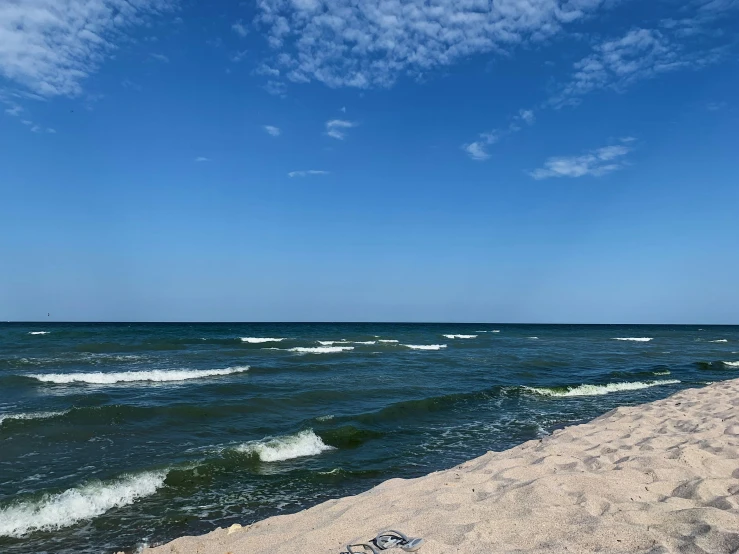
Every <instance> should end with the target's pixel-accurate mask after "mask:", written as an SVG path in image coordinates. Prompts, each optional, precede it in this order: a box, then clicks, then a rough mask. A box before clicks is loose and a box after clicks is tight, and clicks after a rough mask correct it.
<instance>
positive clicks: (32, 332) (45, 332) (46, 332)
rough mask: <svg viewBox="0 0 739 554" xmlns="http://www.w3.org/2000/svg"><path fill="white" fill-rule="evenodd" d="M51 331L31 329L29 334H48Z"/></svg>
mask: <svg viewBox="0 0 739 554" xmlns="http://www.w3.org/2000/svg"><path fill="white" fill-rule="evenodd" d="M49 333H51V331H29V332H28V334H29V335H48V334H49Z"/></svg>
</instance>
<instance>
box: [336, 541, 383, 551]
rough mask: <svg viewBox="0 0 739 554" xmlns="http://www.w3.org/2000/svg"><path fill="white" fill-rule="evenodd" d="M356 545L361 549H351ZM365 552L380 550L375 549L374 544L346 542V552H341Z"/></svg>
mask: <svg viewBox="0 0 739 554" xmlns="http://www.w3.org/2000/svg"><path fill="white" fill-rule="evenodd" d="M355 546H358V547H360V548H361V549H362V550H352V548H353V547H355ZM367 552H371V553H372V554H380V551H379V550H377V548H375V547H374V545H371V544H367V543H363V542H360V543H357V544H347V545H346V552H345V553H343V554H366V553H367Z"/></svg>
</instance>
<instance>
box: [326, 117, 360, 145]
mask: <svg viewBox="0 0 739 554" xmlns="http://www.w3.org/2000/svg"><path fill="white" fill-rule="evenodd" d="M356 126H357V124H356V123H354V122H353V121H346V120H344V119H331V120H329V121H327V122H326V134H327V135H328V136H330V137H332V138H335V139H338V140H344V139H345V138H346V131H345V129H351V128H352V127H356Z"/></svg>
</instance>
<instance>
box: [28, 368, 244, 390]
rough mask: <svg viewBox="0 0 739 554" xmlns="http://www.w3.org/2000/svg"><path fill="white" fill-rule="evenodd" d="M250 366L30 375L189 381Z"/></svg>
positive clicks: (64, 380) (60, 379)
mask: <svg viewBox="0 0 739 554" xmlns="http://www.w3.org/2000/svg"><path fill="white" fill-rule="evenodd" d="M248 369H249V366H237V367H228V368H226V369H179V370H176V369H175V370H161V369H152V370H150V371H121V372H116V373H103V372H101V371H97V372H94V373H46V374H42V373H37V374H31V375H28V377H33V378H34V379H38V380H39V381H43V382H44V383H58V384H68V383H91V384H96V385H110V384H113V383H129V382H135V381H154V382H164V381H187V380H190V379H201V378H203V377H217V376H221V375H231V374H233V373H241V372H243V371H247V370H248Z"/></svg>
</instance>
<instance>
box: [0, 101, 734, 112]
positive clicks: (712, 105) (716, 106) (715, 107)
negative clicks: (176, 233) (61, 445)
mask: <svg viewBox="0 0 739 554" xmlns="http://www.w3.org/2000/svg"><path fill="white" fill-rule="evenodd" d="M727 105H728V104H727V103H726V102H709V103H708V104H706V109H707V110H708V111H709V112H717V111H719V110H723V109H724V108H725V107H726V106H727ZM5 111H7V110H5Z"/></svg>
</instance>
